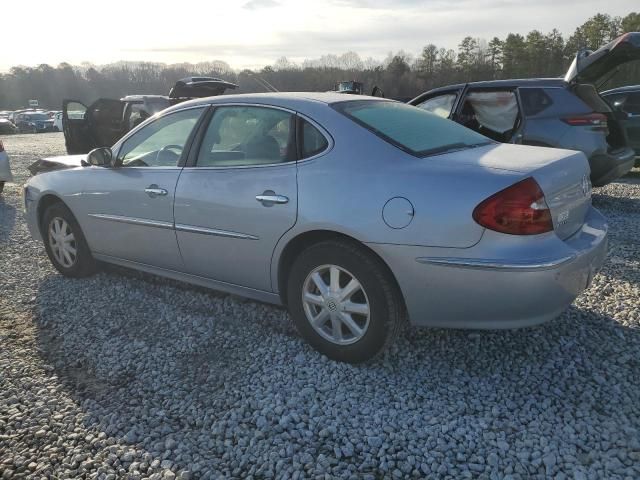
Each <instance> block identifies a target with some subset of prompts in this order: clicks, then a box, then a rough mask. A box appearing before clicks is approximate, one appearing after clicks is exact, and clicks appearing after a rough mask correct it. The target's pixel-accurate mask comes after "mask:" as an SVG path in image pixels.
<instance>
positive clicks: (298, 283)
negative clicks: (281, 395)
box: [287, 241, 404, 363]
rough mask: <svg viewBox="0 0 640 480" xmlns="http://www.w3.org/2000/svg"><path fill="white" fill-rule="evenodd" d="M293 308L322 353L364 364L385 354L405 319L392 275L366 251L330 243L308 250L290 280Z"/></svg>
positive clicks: (305, 333)
mask: <svg viewBox="0 0 640 480" xmlns="http://www.w3.org/2000/svg"><path fill="white" fill-rule="evenodd" d="M287 294H288V296H287V298H288V303H289V311H290V313H291V315H292V317H293V321H294V323H295V325H296V328H297V329H298V331H299V332H300V334H301V335H302V336H303V337H304V339H305V340H306V341H307V342H309V343H310V344H311V346H313V347H314V348H315V349H316V350H318V351H319V352H320V353H323V354H324V355H326V356H327V357H329V358H331V359H333V360H338V361H342V362H349V363H359V362H364V361H367V360H371V359H373V358H375V357H376V356H377V355H379V354H380V353H381V352H383V351H384V350H385V349H386V348H387V346H388V345H389V344H391V342H392V341H393V339H394V338H395V337H396V335H397V332H398V330H399V328H400V325H401V323H402V319H403V318H404V308H403V302H402V297H401V295H400V293H399V291H398V288H397V286H396V284H395V282H394V280H393V278H391V275H390V273H389V272H388V270H387V269H386V268H385V266H384V265H382V263H381V262H380V260H379V259H377V258H375V257H374V256H373V255H371V254H370V253H368V252H366V251H365V250H364V249H362V248H360V247H358V246H356V245H354V244H351V243H348V242H342V241H326V242H322V243H318V244H316V245H314V246H311V247H309V248H308V249H306V250H304V251H303V252H302V253H301V254H300V255H299V256H298V258H297V259H296V260H295V262H294V264H293V266H292V268H291V272H290V275H289V280H288V292H287Z"/></svg>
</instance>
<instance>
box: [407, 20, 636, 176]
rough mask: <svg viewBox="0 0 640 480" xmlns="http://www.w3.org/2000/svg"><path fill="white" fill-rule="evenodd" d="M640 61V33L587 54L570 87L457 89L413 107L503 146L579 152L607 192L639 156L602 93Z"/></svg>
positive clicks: (501, 84) (522, 83)
mask: <svg viewBox="0 0 640 480" xmlns="http://www.w3.org/2000/svg"><path fill="white" fill-rule="evenodd" d="M639 59H640V33H638V32H634V33H627V34H625V35H622V36H620V37H618V38H617V39H615V40H614V41H613V42H611V43H609V44H607V45H605V46H604V47H602V48H600V49H598V50H596V51H595V52H588V51H586V52H581V53H580V54H579V55H578V56H577V57H576V59H575V60H574V62H573V64H572V65H571V67H570V68H569V70H568V72H567V74H566V75H565V77H564V79H526V80H495V81H487V82H475V83H467V84H459V85H450V86H446V87H441V88H437V89H435V90H431V91H429V92H426V93H423V94H422V95H419V96H418V97H416V98H414V99H413V100H411V101H410V102H409V103H410V104H411V105H415V106H417V107H420V108H422V109H424V110H427V111H429V112H432V113H435V114H437V115H440V116H443V117H446V118H450V119H451V120H453V121H455V122H458V123H460V124H462V125H464V126H466V127H468V128H471V129H472V130H475V131H477V132H480V133H482V134H483V135H485V136H487V137H490V138H492V139H494V140H496V141H499V142H503V143H522V144H525V145H540V146H547V147H557V148H568V149H572V150H580V151H582V152H584V153H585V154H586V155H587V158H588V159H589V164H590V166H591V182H592V183H593V185H595V186H602V185H606V184H607V183H609V182H612V181H613V180H615V179H616V178H618V177H621V176H622V175H624V174H626V173H627V172H628V171H629V170H630V169H631V168H632V167H633V162H634V152H633V149H632V148H631V147H629V145H628V143H627V139H626V135H625V132H624V128H623V126H622V125H621V123H620V116H619V115H618V114H617V113H616V112H615V111H613V110H612V109H611V108H610V107H609V105H608V104H607V103H606V102H605V101H603V100H602V97H600V96H599V95H598V92H597V91H596V87H597V86H598V85H599V84H600V82H601V81H602V80H603V79H608V78H609V77H610V75H611V72H612V71H614V70H615V68H616V67H618V66H619V65H621V64H623V63H626V62H629V61H632V60H639ZM515 161H517V159H514V162H515Z"/></svg>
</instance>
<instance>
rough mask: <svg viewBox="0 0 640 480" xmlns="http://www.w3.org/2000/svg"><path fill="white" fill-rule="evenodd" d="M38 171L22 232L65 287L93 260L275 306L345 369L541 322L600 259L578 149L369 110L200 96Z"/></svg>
mask: <svg viewBox="0 0 640 480" xmlns="http://www.w3.org/2000/svg"><path fill="white" fill-rule="evenodd" d="M42 161H43V162H45V163H47V162H48V163H50V164H55V165H57V168H56V169H54V170H53V171H49V172H47V173H41V174H38V175H35V176H34V177H32V178H31V179H30V180H29V181H28V183H27V185H26V186H25V191H24V200H25V209H26V217H27V220H28V224H29V229H30V231H31V234H32V235H33V237H34V238H36V239H42V240H43V242H44V246H45V248H46V251H47V254H48V256H49V258H50V259H51V262H52V263H53V265H54V266H55V268H56V269H58V271H60V272H61V273H62V274H63V275H68V276H72V277H82V276H86V275H89V274H90V273H92V272H93V271H94V269H95V266H96V261H102V262H109V263H114V264H119V265H123V266H126V267H131V268H134V269H138V270H143V271H146V272H150V273H153V274H158V275H163V276H166V277H171V278H174V279H179V280H184V281H186V282H191V283H194V284H198V285H203V286H206V287H210V288H214V289H217V290H222V291H225V292H229V293H233V294H237V295H242V296H245V297H250V298H253V299H256V300H260V301H266V302H271V303H275V304H282V305H286V306H287V307H288V309H289V312H290V313H291V317H292V319H293V321H294V323H295V325H296V327H297V329H298V331H299V332H300V334H301V335H302V336H303V337H304V338H305V339H306V340H307V341H308V342H309V343H310V344H311V345H312V346H313V347H314V348H316V349H317V350H318V351H320V352H322V353H323V354H325V355H327V356H328V357H330V358H332V359H336V360H340V361H347V362H360V361H365V360H368V359H370V358H372V357H374V356H375V355H377V354H379V353H380V352H382V351H383V350H384V349H385V347H387V346H388V345H389V344H390V342H391V341H392V340H393V338H394V336H395V334H396V333H397V331H398V330H399V327H400V325H401V324H402V322H403V320H404V319H407V318H408V320H409V321H410V322H411V323H412V324H414V325H418V326H432V327H454V328H482V329H493V328H515V327H524V326H528V325H534V324H537V323H540V322H544V321H546V320H550V319H552V318H554V317H556V316H558V315H559V314H560V313H561V312H562V311H563V310H564V309H565V308H566V307H567V306H568V305H569V304H571V302H572V301H573V300H574V299H575V297H576V296H577V295H578V294H579V293H580V292H581V291H582V290H584V289H585V288H587V286H588V285H589V282H590V280H591V278H592V276H593V275H594V273H595V272H596V271H597V269H598V268H599V267H600V266H601V264H602V262H603V260H604V258H605V255H606V245H607V225H606V222H605V219H604V218H603V217H602V216H601V215H600V213H599V212H597V211H596V210H595V209H594V208H593V207H592V206H591V184H590V182H589V165H588V163H587V160H586V158H585V156H584V154H583V153H580V152H575V151H568V150H556V149H549V148H541V147H528V146H518V145H510V144H499V143H497V142H494V141H492V140H489V139H488V138H486V137H484V136H482V135H480V134H478V133H476V132H474V131H472V130H469V129H467V128H465V127H463V126H461V125H458V124H456V123H454V122H451V121H449V120H445V119H443V118H440V117H438V116H436V115H433V114H431V113H428V112H426V111H424V110H421V109H418V108H415V107H412V106H408V105H404V104H401V103H397V102H393V101H390V100H385V99H380V98H374V97H362V96H352V95H343V94H336V93H283V94H254V95H228V96H221V97H212V98H207V99H198V100H193V101H190V102H186V103H182V104H180V105H177V106H175V107H172V108H169V109H167V110H164V111H162V112H160V113H159V114H157V115H155V116H154V117H152V118H150V119H148V120H147V121H146V122H144V123H142V124H141V125H139V126H138V127H137V128H135V129H134V130H132V131H131V132H129V133H128V134H127V135H126V136H125V137H124V138H122V139H121V140H119V141H118V142H117V143H116V144H115V145H114V146H113V147H112V148H101V149H96V150H93V151H92V152H90V153H89V154H88V155H86V156H71V157H61V158H54V159H43V160H42ZM59 167H66V168H59Z"/></svg>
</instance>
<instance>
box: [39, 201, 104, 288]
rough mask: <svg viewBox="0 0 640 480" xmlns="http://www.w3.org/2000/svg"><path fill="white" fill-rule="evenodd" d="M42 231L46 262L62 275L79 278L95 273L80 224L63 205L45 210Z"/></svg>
mask: <svg viewBox="0 0 640 480" xmlns="http://www.w3.org/2000/svg"><path fill="white" fill-rule="evenodd" d="M41 232H42V239H43V241H44V246H45V249H46V251H47V255H48V256H49V260H51V263H52V264H53V266H54V267H55V268H56V270H58V271H59V272H60V273H61V274H62V275H65V276H67V277H76V278H80V277H86V276H89V275H91V274H92V273H94V272H95V270H96V261H95V260H94V258H93V255H91V251H90V250H89V246H88V245H87V241H86V239H85V237H84V234H83V233H82V229H81V228H80V225H79V224H78V222H77V221H76V218H75V217H74V216H73V213H71V210H69V209H68V208H67V206H66V205H64V204H63V203H54V204H53V205H51V206H50V207H49V208H47V210H46V211H45V212H44V215H43V217H42V227H41ZM69 235H71V236H72V238H69ZM65 252H66V253H65ZM74 252H75V253H74Z"/></svg>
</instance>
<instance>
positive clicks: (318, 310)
mask: <svg viewBox="0 0 640 480" xmlns="http://www.w3.org/2000/svg"><path fill="white" fill-rule="evenodd" d="M302 305H303V308H304V313H305V315H306V317H307V320H308V321H309V323H310V324H311V326H312V327H313V329H314V330H315V331H316V332H317V333H318V334H319V335H320V336H322V337H323V338H325V339H326V340H328V341H330V342H332V343H335V344H337V345H350V344H352V343H355V342H357V341H358V340H360V339H361V338H362V337H363V336H364V335H365V334H366V332H367V328H368V327H369V320H370V306H369V299H368V298H367V294H366V292H365V290H364V288H363V286H362V284H361V283H360V282H359V281H358V279H357V278H356V277H355V276H354V275H353V274H352V273H351V272H349V271H347V270H345V269H344V268H342V267H339V266H337V265H321V266H319V267H317V268H315V269H314V270H313V271H312V272H311V273H309V275H308V276H307V278H306V280H305V282H304V284H303V288H302Z"/></svg>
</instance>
